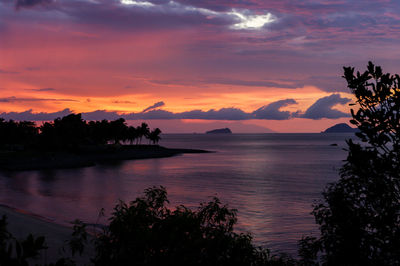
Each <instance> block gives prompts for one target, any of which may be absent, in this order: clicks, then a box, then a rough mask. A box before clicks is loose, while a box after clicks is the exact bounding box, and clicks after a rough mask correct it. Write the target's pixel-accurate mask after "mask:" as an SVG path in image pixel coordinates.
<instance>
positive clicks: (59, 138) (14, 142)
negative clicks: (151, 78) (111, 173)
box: [0, 114, 161, 150]
mask: <svg viewBox="0 0 400 266" xmlns="http://www.w3.org/2000/svg"><path fill="white" fill-rule="evenodd" d="M160 134H161V130H160V129H158V128H156V129H154V130H153V131H150V129H149V127H148V125H147V124H146V123H142V124H141V125H140V126H137V127H133V126H128V125H127V124H126V122H125V120H124V119H123V118H120V119H117V120H114V121H107V120H102V121H89V122H87V121H85V120H83V119H82V116H81V114H70V115H68V116H65V117H62V118H57V119H55V120H54V121H53V122H45V123H43V124H42V125H41V126H36V125H35V123H34V122H30V121H20V122H16V121H13V120H9V121H5V120H4V119H2V118H0V148H3V149H25V148H33V149H46V150H76V149H78V148H79V147H80V146H82V145H105V144H108V143H110V142H111V143H115V144H119V143H120V142H121V141H122V142H126V141H129V142H130V143H131V144H132V143H133V142H134V141H136V144H138V143H141V140H142V138H143V137H145V138H147V139H149V142H152V143H153V144H157V143H158V141H159V140H160Z"/></svg>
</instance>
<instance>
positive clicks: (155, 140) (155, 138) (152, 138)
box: [148, 128, 161, 144]
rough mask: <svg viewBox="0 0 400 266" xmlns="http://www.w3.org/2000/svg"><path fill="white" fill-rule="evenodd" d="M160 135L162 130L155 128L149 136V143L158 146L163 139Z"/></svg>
mask: <svg viewBox="0 0 400 266" xmlns="http://www.w3.org/2000/svg"><path fill="white" fill-rule="evenodd" d="M160 134H161V130H160V129H159V128H155V129H154V130H153V131H151V132H150V133H149V134H148V139H149V141H150V142H152V143H153V144H157V143H158V142H159V141H160V139H161V137H160Z"/></svg>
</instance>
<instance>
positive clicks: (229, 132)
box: [206, 127, 232, 134]
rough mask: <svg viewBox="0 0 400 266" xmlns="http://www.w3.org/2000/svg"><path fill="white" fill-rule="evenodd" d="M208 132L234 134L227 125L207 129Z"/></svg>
mask: <svg viewBox="0 0 400 266" xmlns="http://www.w3.org/2000/svg"><path fill="white" fill-rule="evenodd" d="M206 134H232V131H231V130H230V129H229V128H227V127H226V128H219V129H214V130H210V131H207V132H206Z"/></svg>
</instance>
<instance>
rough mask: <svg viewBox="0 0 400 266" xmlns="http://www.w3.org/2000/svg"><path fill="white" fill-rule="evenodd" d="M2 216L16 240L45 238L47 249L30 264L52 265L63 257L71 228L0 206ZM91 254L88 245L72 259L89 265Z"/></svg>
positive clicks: (19, 210)
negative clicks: (31, 235)
mask: <svg viewBox="0 0 400 266" xmlns="http://www.w3.org/2000/svg"><path fill="white" fill-rule="evenodd" d="M3 215H6V216H7V230H8V231H9V232H10V233H12V234H13V236H14V237H15V238H16V239H18V240H21V239H25V238H26V237H27V236H28V235H29V234H33V236H35V237H39V236H44V237H45V238H46V242H45V243H46V245H47V246H48V249H47V250H44V251H42V252H41V253H40V256H39V257H38V258H37V259H35V260H34V261H32V263H40V264H42V263H53V262H55V261H56V260H57V259H59V258H60V257H62V256H63V253H62V248H63V247H64V246H65V241H66V240H69V239H70V238H71V234H72V227H67V226H63V225H59V224H56V223H54V222H52V221H51V220H50V219H47V218H45V217H43V216H40V215H37V214H34V213H30V212H27V211H25V210H21V209H16V208H13V207H10V206H8V205H4V204H0V216H1V217H2V216H3ZM92 254H93V249H92V248H90V246H89V245H88V246H87V249H86V250H85V251H84V253H83V254H82V256H77V257H74V259H76V262H77V265H84V264H87V263H89V258H90V257H91V256H92ZM64 256H70V254H68V253H66V254H65V255H64Z"/></svg>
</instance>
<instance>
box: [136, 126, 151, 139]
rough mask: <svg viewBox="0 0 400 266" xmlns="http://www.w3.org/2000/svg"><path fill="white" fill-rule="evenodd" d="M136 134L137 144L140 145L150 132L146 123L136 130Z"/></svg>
mask: <svg viewBox="0 0 400 266" xmlns="http://www.w3.org/2000/svg"><path fill="white" fill-rule="evenodd" d="M136 130H137V133H138V140H139V143H142V138H143V137H145V138H147V137H148V135H149V132H150V129H149V126H148V125H147V124H146V123H142V124H141V125H140V126H138V127H137V128H136Z"/></svg>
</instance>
